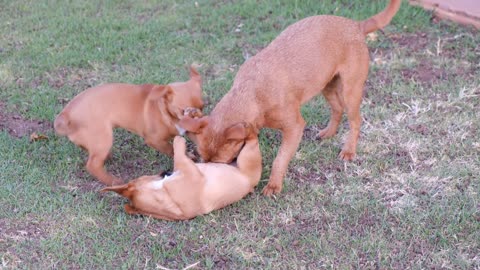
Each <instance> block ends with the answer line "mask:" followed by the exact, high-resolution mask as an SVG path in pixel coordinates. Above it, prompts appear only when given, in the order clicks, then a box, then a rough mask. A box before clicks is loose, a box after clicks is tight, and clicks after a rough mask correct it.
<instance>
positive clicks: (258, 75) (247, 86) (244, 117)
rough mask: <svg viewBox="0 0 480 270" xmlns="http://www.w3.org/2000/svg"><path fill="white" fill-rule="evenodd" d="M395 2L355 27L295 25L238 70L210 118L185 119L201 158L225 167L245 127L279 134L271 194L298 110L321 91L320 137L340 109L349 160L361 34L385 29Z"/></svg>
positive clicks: (295, 138) (315, 20) (358, 95)
mask: <svg viewBox="0 0 480 270" xmlns="http://www.w3.org/2000/svg"><path fill="white" fill-rule="evenodd" d="M400 4H401V0H391V1H390V4H389V5H388V7H387V8H386V9H385V10H383V11H382V12H380V13H379V14H377V15H375V16H373V17H371V18H369V19H367V20H365V21H360V22H358V21H353V20H350V19H347V18H342V17H337V16H328V15H326V16H313V17H309V18H306V19H303V20H301V21H299V22H297V23H294V24H292V25H291V26H289V27H288V28H287V29H285V30H284V31H283V32H282V33H281V34H280V35H279V36H278V37H277V38H276V39H275V40H273V41H272V43H270V45H268V46H267V47H266V48H265V49H263V50H262V51H260V52H259V53H258V54H257V55H255V56H254V57H252V58H250V59H248V60H247V61H246V62H245V63H244V64H243V65H242V66H241V67H240V70H239V71H238V73H237V76H236V77H235V80H234V82H233V85H232V88H231V89H230V91H229V92H228V93H227V94H226V95H225V96H224V97H223V98H222V99H221V100H220V102H219V103H218V104H217V105H216V107H215V108H214V109H213V111H212V113H211V114H210V116H205V117H203V118H200V119H191V118H184V119H182V121H181V122H180V126H181V127H183V128H184V129H186V130H187V131H189V132H192V133H194V134H196V135H194V136H195V137H196V138H195V140H194V141H195V143H196V144H197V148H198V152H199V153H200V155H201V156H202V158H203V159H204V160H205V161H213V162H226V163H228V162H230V161H231V160H232V159H233V158H234V157H235V156H236V155H237V154H238V152H239V149H240V147H241V145H242V144H243V140H238V139H237V138H235V137H230V135H229V134H230V130H231V129H238V128H241V127H242V126H244V123H249V124H252V125H253V126H254V127H256V128H258V129H260V128H263V127H268V128H273V129H279V130H280V131H281V132H282V142H281V146H280V149H279V151H278V154H277V157H276V158H275V160H274V162H273V166H272V173H271V175H270V179H269V182H268V184H267V186H266V187H265V188H264V190H263V193H264V194H265V195H271V194H274V193H278V192H280V191H281V189H282V181H283V178H284V176H285V173H286V171H287V168H288V163H289V162H290V160H291V158H292V157H293V155H294V154H295V151H296V150H297V148H298V145H299V143H300V140H301V138H302V134H303V129H304V127H305V121H304V120H303V118H302V115H301V113H300V107H301V106H302V105H303V104H304V103H305V102H307V101H308V100H310V99H311V98H312V97H314V96H316V95H318V94H319V93H322V94H323V95H324V96H325V98H326V99H327V101H328V103H329V104H330V107H331V117H330V121H329V123H328V125H327V127H326V128H325V129H323V130H321V131H320V133H319V136H320V137H321V138H328V137H331V136H333V135H334V134H335V133H336V132H337V128H338V125H339V123H340V120H341V118H342V114H343V112H344V111H345V112H346V114H347V117H348V121H349V124H350V132H349V134H348V137H347V140H346V142H345V144H344V146H343V148H342V151H341V152H340V155H339V156H340V158H341V159H343V160H351V159H353V158H354V156H355V153H356V147H357V140H358V136H359V132H360V122H361V117H360V104H361V101H362V94H363V93H362V92H363V87H364V83H365V80H366V79H367V75H368V65H369V55H368V48H367V46H366V44H365V36H366V34H368V33H370V32H373V31H375V30H377V29H379V28H382V27H384V26H385V25H387V24H388V23H389V22H390V20H391V19H392V18H393V16H394V15H395V13H396V12H397V11H398V9H399V8H400Z"/></svg>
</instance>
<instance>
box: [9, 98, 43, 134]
mask: <svg viewBox="0 0 480 270" xmlns="http://www.w3.org/2000/svg"><path fill="white" fill-rule="evenodd" d="M51 129H52V124H51V123H50V122H48V121H45V120H29V119H25V118H23V117H22V116H21V115H20V114H18V113H13V112H12V113H10V112H7V110H6V106H5V103H3V102H1V101H0V130H1V131H3V130H5V131H7V132H8V134H10V136H12V137H16V138H21V137H24V136H30V134H32V133H33V132H36V133H37V134H43V133H45V132H47V131H49V130H51Z"/></svg>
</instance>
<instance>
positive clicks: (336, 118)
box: [318, 77, 344, 139]
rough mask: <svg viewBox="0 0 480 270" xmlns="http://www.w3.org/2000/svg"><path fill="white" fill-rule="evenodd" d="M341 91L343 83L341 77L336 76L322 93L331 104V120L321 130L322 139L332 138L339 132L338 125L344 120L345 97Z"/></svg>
mask: <svg viewBox="0 0 480 270" xmlns="http://www.w3.org/2000/svg"><path fill="white" fill-rule="evenodd" d="M340 92H341V83H340V78H339V77H336V78H334V79H333V80H332V81H331V82H330V83H328V84H327V86H326V87H325V89H323V91H322V94H323V96H324V97H325V99H326V100H327V101H328V104H330V112H331V115H330V121H329V122H328V125H327V127H326V128H324V129H322V130H320V132H319V134H318V135H319V136H320V138H322V139H326V138H330V137H332V136H333V135H335V134H336V133H337V129H338V125H339V124H340V121H341V120H342V114H343V108H344V105H343V97H342V96H340V95H339V94H340Z"/></svg>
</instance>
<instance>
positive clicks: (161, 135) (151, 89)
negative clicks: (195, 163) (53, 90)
mask: <svg viewBox="0 0 480 270" xmlns="http://www.w3.org/2000/svg"><path fill="white" fill-rule="evenodd" d="M187 107H194V108H198V109H200V110H201V109H202V108H203V101H202V78H201V77H200V75H199V74H198V72H197V70H196V69H195V68H193V67H190V80H189V81H187V82H175V83H171V84H168V85H154V84H143V85H134V84H121V83H110V84H103V85H100V86H96V87H93V88H90V89H87V90H85V91H83V92H82V93H80V94H79V95H77V96H76V97H75V98H73V99H72V100H71V101H70V102H69V103H68V104H67V106H65V108H64V109H63V111H62V112H61V113H60V114H59V115H58V116H57V118H56V119H55V122H54V127H55V131H56V132H57V133H58V134H59V135H66V136H68V138H69V139H70V140H71V141H72V142H73V143H74V144H76V145H78V146H80V147H82V148H84V149H85V150H87V151H88V154H89V156H88V161H87V166H86V167H87V171H88V172H89V173H91V174H92V175H94V176H95V177H96V178H98V180H100V181H101V182H102V183H104V184H106V185H112V184H120V183H122V181H121V180H119V179H118V178H116V177H115V176H113V175H111V174H109V173H107V172H106V171H105V169H104V162H105V159H106V158H107V156H108V155H109V152H110V149H111V147H112V143H113V128H116V127H121V128H124V129H126V130H128V131H130V132H133V133H136V134H138V135H140V136H142V137H143V138H144V139H145V142H146V143H147V144H148V145H149V146H151V147H153V148H155V149H157V150H158V151H160V152H162V153H165V154H167V155H170V156H172V155H173V147H172V145H171V143H170V142H169V141H170V140H171V139H172V138H173V137H174V136H175V135H178V130H177V127H176V124H177V122H178V121H179V117H180V116H182V115H183V110H184V109H185V108H187Z"/></svg>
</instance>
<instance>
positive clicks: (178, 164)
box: [173, 136, 200, 177]
mask: <svg viewBox="0 0 480 270" xmlns="http://www.w3.org/2000/svg"><path fill="white" fill-rule="evenodd" d="M173 147H174V149H175V151H174V156H173V167H174V170H175V171H181V172H182V173H184V174H193V175H192V177H196V176H198V175H197V173H198V174H199V173H200V172H199V170H198V168H197V166H196V165H195V163H194V162H193V161H192V160H191V159H190V158H188V156H187V155H186V151H187V145H186V143H185V139H184V138H183V137H180V136H176V137H175V139H174V140H173Z"/></svg>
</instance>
